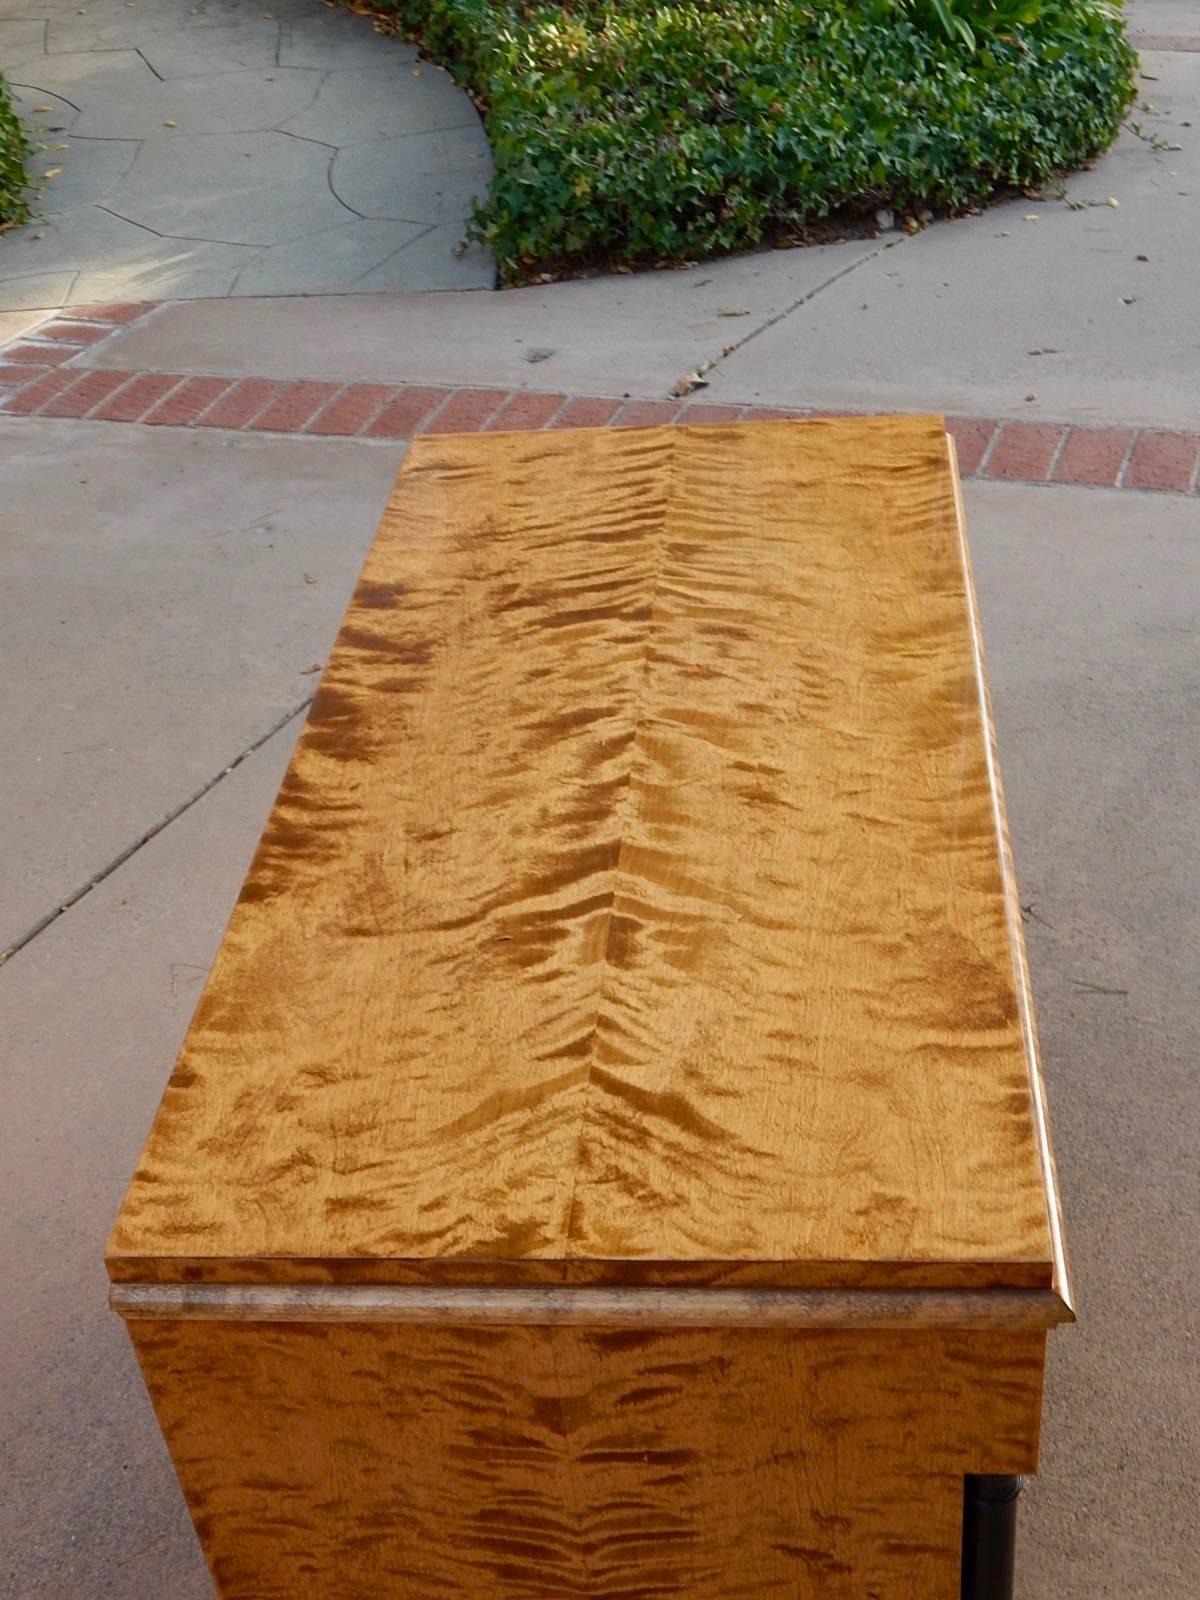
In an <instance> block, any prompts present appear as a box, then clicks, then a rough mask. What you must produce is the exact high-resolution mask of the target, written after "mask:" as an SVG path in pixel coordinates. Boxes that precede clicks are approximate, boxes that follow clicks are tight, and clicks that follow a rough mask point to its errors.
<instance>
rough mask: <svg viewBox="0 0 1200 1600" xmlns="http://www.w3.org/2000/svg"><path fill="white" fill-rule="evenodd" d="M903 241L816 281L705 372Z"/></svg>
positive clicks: (730, 346) (890, 243)
mask: <svg viewBox="0 0 1200 1600" xmlns="http://www.w3.org/2000/svg"><path fill="white" fill-rule="evenodd" d="M905 243H907V240H906V239H904V238H900V239H895V240H892V239H889V240H888V241H887V242H886V243H885V244H881V245H880V246H879V247H878V249H876V250H871V251H869V252H868V253H867V254H866V255H865V256H859V258H858V260H857V261H851V262H850V263H849V265H848V266H845V267H841V268H839V269H838V271H837V272H834V273H831V274H830V276H829V277H828V278H825V279H823V280H822V282H820V283H818V284H817V286H816V288H814V289H809V290H807V292H806V293H804V294H802V295H801V296H800V297H799V299H797V300H793V301H792V303H791V304H790V305H787V306H784V308H783V309H782V311H776V312H775V313H774V314H773V315H771V316H769V317H768V318H767V319H766V321H765V322H760V323H759V325H758V327H756V328H751V330H750V332H749V333H747V334H745V335H744V336H743V337H742V338H740V339H737V340H735V341H734V343H732V344H728V345H725V346H724V348H723V349H722V351H721V354H720V355H719V356H716V357H714V358H713V359H712V360H711V361H710V362H709V364H708V365H707V366H706V367H705V369H704V370H705V372H706V373H707V372H716V371H717V369H718V368H719V367H720V366H721V365H722V364H723V363H724V362H726V361H728V360H729V359H730V358H731V357H733V356H735V355H737V353H738V352H739V350H744V349H745V348H746V346H747V345H748V344H749V343H750V342H751V341H752V340H753V339H757V338H758V336H759V334H762V333H766V332H767V331H768V329H770V328H775V327H778V326H779V324H780V323H781V322H785V321H786V320H787V318H788V317H790V316H791V315H792V313H793V312H794V311H799V310H800V308H801V306H806V305H808V304H809V303H810V302H811V301H813V300H815V299H816V298H817V296H818V295H819V294H822V293H824V291H825V290H826V289H830V288H832V287H833V285H834V284H835V283H840V282H841V280H842V279H843V278H847V277H849V276H850V274H851V273H852V272H857V271H858V269H859V267H865V266H866V265H867V263H868V262H869V261H875V260H877V259H878V257H879V256H881V255H882V254H883V252H884V251H885V250H895V249H896V248H897V247H898V246H899V245H902V244H905ZM706 359H707V358H706ZM697 398H699V397H697ZM712 398H713V399H716V398H717V397H716V396H715V395H714V396H712Z"/></svg>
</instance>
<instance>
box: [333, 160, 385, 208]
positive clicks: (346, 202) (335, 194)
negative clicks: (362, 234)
mask: <svg viewBox="0 0 1200 1600" xmlns="http://www.w3.org/2000/svg"><path fill="white" fill-rule="evenodd" d="M339 155H341V150H340V149H338V150H335V151H334V152H333V154H332V155H331V156H330V158H329V161H328V162H327V164H326V167H325V181H326V183H327V184H328V185H329V192H330V194H331V195H332V196H333V198H334V199H335V200H336V201H337V203H338V205H340V206H342V207H343V208H344V209H345V210H347V211H348V212H349V213H350V215H351V216H352V217H357V218H358V220H359V221H360V222H372V221H375V220H377V219H375V218H373V217H368V216H366V215H365V214H364V213H363V212H361V211H359V210H358V208H357V207H356V206H352V205H351V204H350V202H349V200H343V199H342V197H341V195H340V194H339V193H338V192H337V189H336V188H335V187H334V182H333V164H334V162H335V161H336V160H337V158H338V156H339ZM384 220H387V219H384Z"/></svg>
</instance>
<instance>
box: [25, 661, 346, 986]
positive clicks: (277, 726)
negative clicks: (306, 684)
mask: <svg viewBox="0 0 1200 1600" xmlns="http://www.w3.org/2000/svg"><path fill="white" fill-rule="evenodd" d="M314 697H315V691H314V692H313V694H308V695H305V697H304V699H303V700H301V701H300V702H299V704H298V705H294V706H293V707H292V708H291V710H290V711H285V712H284V714H283V715H282V716H281V717H277V718H276V720H275V721H274V722H273V723H272V724H271V726H270V727H269V728H268V729H267V731H266V732H265V733H263V734H260V735H259V737H258V738H257V739H255V740H254V741H253V742H252V743H251V744H248V745H247V746H246V748H245V749H244V750H242V751H241V752H240V754H239V755H237V756H235V757H234V759H233V760H232V761H231V762H229V764H228V765H227V766H224V767H222V768H221V770H220V771H219V772H217V773H215V774H214V775H213V776H212V777H211V778H209V779H208V780H207V781H206V782H205V783H202V784H201V785H200V787H199V788H198V789H197V790H196V791H195V792H194V793H193V794H190V795H189V796H188V798H187V799H186V800H184V801H182V802H181V803H180V804H179V805H177V806H176V807H175V808H174V810H172V811H169V812H168V813H167V815H166V816H165V817H163V818H161V820H160V821H158V822H156V823H155V824H154V825H153V827H150V828H147V829H146V831H145V832H144V833H141V834H139V835H138V837H137V838H136V839H134V841H133V842H132V844H128V845H126V846H125V848H124V849H123V850H120V851H118V852H117V854H116V855H115V856H113V858H112V860H111V861H108V862H106V863H105V864H104V866H103V867H101V868H100V870H99V871H98V872H95V873H93V874H92V876H91V877H90V878H89V879H88V880H87V882H86V883H84V884H82V885H81V886H80V887H79V888H78V889H75V890H73V891H72V893H71V894H69V895H68V896H67V898H66V899H65V900H63V901H61V902H60V903H59V904H58V905H56V906H55V907H54V909H53V910H52V911H48V912H47V913H46V914H45V916H43V917H39V918H38V920H37V921H36V922H35V923H34V924H33V926H32V927H31V928H27V929H26V931H25V932H24V933H23V934H21V936H20V937H19V938H18V939H16V940H14V942H13V943H12V944H11V945H9V947H8V949H7V950H0V967H3V965H4V963H5V962H6V961H10V960H11V959H12V957H13V956H15V955H16V954H17V952H18V951H20V950H24V949H25V947H26V946H27V945H29V944H32V943H33V941H34V940H35V939H36V938H37V937H38V935H39V934H41V933H44V932H45V931H46V929H47V928H49V927H50V926H51V924H53V923H55V922H57V921H58V919H59V917H61V916H62V915H63V914H64V913H65V912H67V911H70V909H71V908H72V906H76V905H78V904H79V902H80V901H81V900H82V899H84V897H85V896H87V895H89V894H91V892H92V890H93V889H95V888H97V887H98V886H99V885H100V884H102V883H103V882H104V880H105V879H106V878H111V877H112V875H113V873H114V872H116V871H117V869H118V868H119V867H123V866H124V865H125V863H126V862H127V861H130V860H132V858H133V857H134V856H135V855H137V853H138V851H139V850H141V849H142V847H143V846H144V845H147V844H149V843H150V841H151V839H156V838H157V837H158V835H159V834H160V833H162V832H163V831H164V830H165V829H166V828H169V827H170V826H171V824H172V823H173V822H176V821H178V819H179V818H180V817H182V816H183V815H184V813H185V812H188V811H190V810H191V809H192V807H193V806H194V805H195V804H196V803H197V801H199V800H203V799H204V797H205V795H206V794H211V793H212V791H213V790H214V789H215V788H216V787H217V785H218V784H219V783H223V782H224V781H225V779H226V778H227V777H228V776H229V774H230V773H231V772H236V771H237V769H238V768H239V767H240V766H241V764H242V762H243V761H246V760H247V759H248V758H249V757H250V756H252V755H253V754H254V752H255V751H256V750H261V749H262V747H263V745H265V744H267V743H268V742H269V741H270V740H271V739H273V738H274V737H275V735H276V734H277V733H280V732H281V731H282V730H283V729H284V728H286V727H287V725H288V723H289V722H293V721H294V720H295V719H296V718H297V717H298V716H300V715H301V714H302V713H303V712H305V711H307V710H308V708H309V706H310V705H312V703H313V699H314Z"/></svg>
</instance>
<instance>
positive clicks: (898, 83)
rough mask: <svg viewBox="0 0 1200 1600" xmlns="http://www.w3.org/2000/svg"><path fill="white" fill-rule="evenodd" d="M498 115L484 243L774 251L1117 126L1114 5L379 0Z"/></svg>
mask: <svg viewBox="0 0 1200 1600" xmlns="http://www.w3.org/2000/svg"><path fill="white" fill-rule="evenodd" d="M376 3H377V4H382V7H383V8H384V9H385V10H386V11H388V12H390V13H391V14H392V15H394V16H395V18H396V20H397V23H398V25H399V26H400V28H401V29H402V30H403V31H405V32H407V33H409V34H412V35H414V36H415V37H418V38H420V39H421V40H422V41H423V42H424V44H425V46H426V48H427V50H428V51H429V53H430V54H431V55H432V56H433V57H434V58H435V59H436V60H439V61H441V62H442V63H443V64H444V65H446V66H447V67H449V68H450V70H451V71H452V72H453V73H454V74H455V76H456V77H457V78H458V80H459V82H460V83H462V84H463V85H464V86H465V87H466V88H467V89H469V90H470V91H471V93H472V94H473V95H474V96H475V99H476V101H477V103H478V104H479V105H480V106H481V107H482V108H483V111H484V116H485V119H486V123H487V130H488V134H489V137H490V139H491V143H492V150H493V153H494V156H495V162H496V173H495V178H494V181H493V183H492V187H491V193H490V195H489V197H488V199H487V200H486V201H485V202H484V203H483V204H482V205H481V206H480V207H479V208H478V210H477V212H476V214H475V217H474V219H473V222H472V225H471V232H472V237H474V238H477V239H479V240H481V241H483V242H484V243H486V244H488V245H490V246H491V248H492V249H493V250H494V251H495V252H496V256H497V258H498V260H499V263H500V270H501V273H502V275H503V276H504V277H505V278H506V279H507V280H509V281H518V280H521V279H523V278H527V277H529V276H530V275H531V274H533V273H535V272H538V271H544V270H547V269H551V270H558V269H561V268H563V267H567V266H582V265H587V264H588V263H592V262H607V263H608V264H609V265H616V264H619V263H622V262H631V263H642V262H652V261H663V260H680V259H687V258H692V257H696V256H705V255H710V254H713V253H716V252H720V251H727V250H734V249H738V248H741V247H745V246H748V245H756V244H759V243H761V242H763V241H764V240H767V239H772V238H774V237H777V236H779V235H781V234H783V235H788V234H791V233H794V232H795V231H796V230H798V229H803V228H806V227H811V225H812V224H814V223H815V222H819V221H820V220H821V219H823V218H827V217H829V215H830V214H831V213H833V212H838V211H843V210H844V209H845V208H854V207H871V208H872V209H873V208H875V207H879V206H889V207H894V208H898V209H902V210H905V211H908V210H912V209H913V208H917V207H921V206H936V207H946V208H958V207H963V206H967V205H970V204H974V203H977V202H979V201H981V200H983V199H984V198H986V197H987V196H988V195H989V194H992V193H994V192H995V191H996V190H997V189H1003V188H1010V187H1011V188H1017V189H1021V188H1028V187H1031V186H1036V185H1040V184H1042V183H1044V182H1045V181H1046V180H1047V179H1048V178H1051V177H1052V176H1053V175H1054V174H1056V173H1058V172H1061V171H1062V170H1064V169H1066V168H1070V167H1077V166H1079V165H1080V164H1081V163H1083V162H1086V161H1087V160H1088V159H1089V158H1090V157H1092V156H1094V155H1095V154H1096V153H1097V152H1098V151H1100V150H1103V149H1104V148H1105V147H1106V146H1107V145H1108V144H1109V143H1110V142H1111V141H1112V139H1113V138H1114V136H1115V135H1116V133H1117V131H1118V128H1119V126H1120V123H1121V119H1122V116H1123V115H1124V112H1125V110H1126V109H1127V107H1128V105H1129V103H1130V100H1131V99H1132V96H1133V91H1134V66H1135V61H1136V58H1135V56H1134V54H1133V52H1132V51H1131V50H1130V48H1129V46H1128V45H1127V44H1126V42H1125V39H1124V35H1123V31H1122V26H1121V22H1120V19H1119V16H1118V14H1117V13H1116V12H1115V11H1113V10H1112V9H1110V8H1109V7H1108V6H1107V5H1106V4H1104V3H1103V0H957V3H956V4H952V0H859V3H857V4H851V3H844V0H814V3H813V4H803V3H801V0H572V3H570V4H567V5H550V4H546V3H545V0H533V3H521V0H376Z"/></svg>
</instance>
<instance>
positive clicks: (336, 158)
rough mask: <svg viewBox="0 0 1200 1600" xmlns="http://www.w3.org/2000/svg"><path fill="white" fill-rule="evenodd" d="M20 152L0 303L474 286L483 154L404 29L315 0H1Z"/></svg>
mask: <svg viewBox="0 0 1200 1600" xmlns="http://www.w3.org/2000/svg"><path fill="white" fill-rule="evenodd" d="M0 71H3V72H4V73H5V74H6V75H7V76H8V78H9V80H10V82H11V83H12V85H13V89H14V94H15V97H16V101H17V106H18V110H19V111H20V113H21V115H22V116H23V117H24V119H25V121H26V123H27V124H28V126H29V127H30V130H31V133H32V134H33V136H34V138H35V139H36V140H37V143H38V144H39V146H40V147H41V148H39V150H38V152H37V154H36V156H35V158H34V161H33V163H32V171H33V175H34V179H35V182H36V183H38V184H39V185H40V194H39V197H38V200H37V205H36V216H35V217H34V220H33V221H32V222H30V223H29V224H28V225H26V226H25V227H22V228H19V229H16V230H14V231H13V232H12V233H9V234H7V235H5V236H4V237H3V238H0V312H3V311H17V310H23V309H29V308H40V307H55V306H60V305H84V304H87V303H88V302H90V301H95V300H106V299H122V300H133V299H139V298H144V297H155V298H171V299H193V298H197V297H207V296H226V295H247V294H252V295H263V294H269V295H290V294H343V293H347V292H356V291H366V290H404V291H413V290H425V289H478V288H490V287H491V285H492V283H493V281H494V270H493V266H492V263H491V261H490V259H489V258H488V257H487V256H486V255H485V254H484V253H483V252H482V251H480V250H479V249H476V248H471V249H467V250H464V249H462V243H463V238H464V234H465V224H466V218H467V216H468V214H469V212H470V210H471V207H472V204H473V203H474V200H475V199H476V198H482V197H483V195H484V193H485V191H486V188H487V183H488V179H489V177H490V174H491V157H490V154H489V151H488V144H487V139H486V137H485V135H484V131H483V126H482V124H481V122H480V119H479V114H478V112H477V111H476V110H475V107H474V106H473V104H472V103H471V101H470V100H469V99H468V98H467V96H466V95H465V94H463V93H462V91H461V90H459V89H458V88H456V87H455V85H454V84H453V82H452V81H451V79H450V77H449V75H448V74H447V73H445V72H443V71H442V70H441V69H440V68H438V67H434V66H432V65H430V64H429V63H428V62H421V61H419V60H418V59H417V51H416V48H415V46H413V45H408V44H405V43H403V42H402V41H400V40H397V39H392V38H386V37H384V36H382V35H380V34H377V33H376V32H375V31H374V30H373V28H372V26H371V24H370V22H369V21H368V20H367V19H366V18H364V17H359V16H354V15H352V14H350V13H349V12H345V11H338V10H333V9H332V8H330V7H327V6H325V5H322V4H320V3H319V0H265V7H264V0H257V3H255V0H198V3H197V4H192V3H190V0H86V3H85V4H84V5H75V4H66V3H65V0H7V3H6V7H5V19H4V20H3V21H0Z"/></svg>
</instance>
